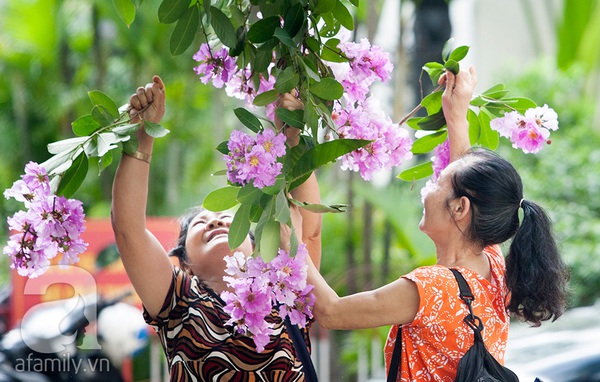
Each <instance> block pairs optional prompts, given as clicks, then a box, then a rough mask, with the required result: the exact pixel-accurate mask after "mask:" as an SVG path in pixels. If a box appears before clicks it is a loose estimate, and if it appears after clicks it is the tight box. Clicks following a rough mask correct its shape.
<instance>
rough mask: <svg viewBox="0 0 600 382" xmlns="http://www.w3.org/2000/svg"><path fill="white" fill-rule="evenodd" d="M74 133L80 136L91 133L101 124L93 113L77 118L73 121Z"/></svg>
mask: <svg viewBox="0 0 600 382" xmlns="http://www.w3.org/2000/svg"><path fill="white" fill-rule="evenodd" d="M71 127H72V129H73V133H74V134H75V135H78V136H80V137H85V136H87V135H91V134H92V133H93V132H94V131H96V130H98V129H99V128H100V124H99V123H98V122H96V120H95V119H94V117H92V115H91V114H87V115H84V116H82V117H79V118H77V119H76V120H74V121H73V122H72V123H71Z"/></svg>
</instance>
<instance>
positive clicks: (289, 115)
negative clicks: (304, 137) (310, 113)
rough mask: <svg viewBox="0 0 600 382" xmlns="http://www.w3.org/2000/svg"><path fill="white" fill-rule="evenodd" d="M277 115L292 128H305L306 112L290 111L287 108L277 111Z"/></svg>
mask: <svg viewBox="0 0 600 382" xmlns="http://www.w3.org/2000/svg"><path fill="white" fill-rule="evenodd" d="M275 114H277V116H278V117H279V118H280V119H281V120H282V121H283V123H287V124H288V125H290V126H292V127H298V128H300V129H301V128H303V127H304V110H288V109H285V108H281V107H279V108H277V109H275Z"/></svg>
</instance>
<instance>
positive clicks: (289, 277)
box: [221, 244, 315, 352]
mask: <svg viewBox="0 0 600 382" xmlns="http://www.w3.org/2000/svg"><path fill="white" fill-rule="evenodd" d="M307 255H308V252H307V250H306V245H304V244H301V245H299V246H298V251H297V253H296V256H294V257H290V254H289V252H288V251H285V250H283V249H280V250H279V252H278V254H277V256H276V257H275V258H274V259H273V260H272V261H270V262H269V263H265V262H264V261H263V260H262V258H260V257H256V258H254V257H249V258H246V257H245V256H244V254H242V253H241V252H236V253H234V254H233V255H231V256H226V257H225V262H226V264H227V265H226V269H225V272H226V273H227V274H228V276H225V277H224V278H223V279H224V280H225V281H226V282H227V285H228V286H229V287H230V288H231V290H233V291H224V292H223V293H222V294H221V298H223V301H225V303H226V305H225V308H224V310H225V312H227V313H228V314H229V315H230V317H231V318H230V320H229V321H228V322H227V325H232V326H235V328H236V330H237V331H238V332H239V333H244V334H246V335H249V336H251V337H252V339H253V340H254V344H255V345H256V349H257V350H258V352H262V351H263V350H264V348H265V346H266V344H268V343H269V335H270V334H272V333H273V330H272V327H273V324H272V323H268V322H267V321H266V320H265V317H266V316H268V315H269V314H270V313H271V311H272V309H278V311H279V316H280V317H281V319H282V320H283V319H285V318H286V317H289V319H290V322H291V323H292V324H297V325H300V326H301V327H305V326H306V324H307V319H309V318H312V307H313V305H314V301H315V299H314V296H313V295H312V293H311V291H312V289H313V287H312V285H308V284H307V283H306V275H307V270H308V266H307V265H306V256H307Z"/></svg>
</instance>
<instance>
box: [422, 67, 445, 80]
mask: <svg viewBox="0 0 600 382" xmlns="http://www.w3.org/2000/svg"><path fill="white" fill-rule="evenodd" d="M423 70H424V71H425V72H426V73H427V74H428V75H429V78H430V79H431V83H432V84H433V85H437V83H438V80H439V79H440V77H441V76H442V74H443V73H444V65H442V64H440V63H439V62H428V63H426V64H425V65H423Z"/></svg>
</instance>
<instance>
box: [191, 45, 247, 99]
mask: <svg viewBox="0 0 600 382" xmlns="http://www.w3.org/2000/svg"><path fill="white" fill-rule="evenodd" d="M193 58H194V60H196V61H198V62H200V65H198V66H196V67H195V68H194V70H195V71H196V74H198V75H199V76H200V81H202V83H203V84H205V85H206V84H207V83H208V82H209V81H211V80H212V83H213V86H214V87H216V88H219V89H220V88H222V87H223V85H224V84H225V83H226V82H228V81H229V80H230V79H231V77H232V76H233V74H234V73H235V72H236V70H237V65H236V63H235V60H234V59H233V58H232V57H230V56H229V53H228V51H227V49H226V48H222V49H220V50H219V51H217V52H215V53H214V54H213V53H212V52H211V49H210V46H209V45H208V44H207V43H204V44H202V45H201V46H200V49H199V50H198V52H196V54H194V56H193Z"/></svg>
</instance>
